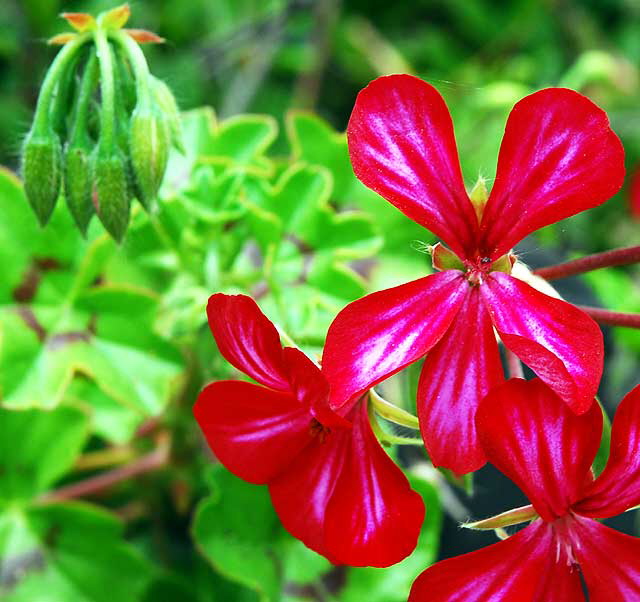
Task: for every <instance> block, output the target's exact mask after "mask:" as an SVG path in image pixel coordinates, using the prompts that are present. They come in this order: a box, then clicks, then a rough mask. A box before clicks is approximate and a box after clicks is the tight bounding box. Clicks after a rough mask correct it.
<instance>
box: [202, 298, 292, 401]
mask: <svg viewBox="0 0 640 602" xmlns="http://www.w3.org/2000/svg"><path fill="white" fill-rule="evenodd" d="M207 316H208V318H209V327H210V328H211V332H212V333H213V336H214V337H215V339H216V343H218V347H219V348H220V353H222V355H223V356H224V357H225V358H226V360H227V361H228V362H229V363H230V364H233V365H234V366H235V367H236V368H237V369H238V370H240V371H242V372H244V373H245V374H247V375H248V376H250V377H251V378H253V379H255V380H257V381H258V382H259V383H262V384H263V385H265V386H267V387H271V388H272V389H278V390H280V391H288V390H289V389H290V387H289V383H288V381H287V370H286V367H285V365H284V359H283V355H282V345H281V344H280V336H279V335H278V331H277V330H276V328H275V326H274V325H273V324H272V323H271V322H270V321H269V319H268V318H267V317H266V316H265V315H264V314H263V313H262V312H261V311H260V308H259V307H258V306H257V305H256V302H255V301H254V300H253V299H252V298H251V297H247V296H246V295H224V294H223V293H217V294H215V295H211V297H209V303H208V305H207Z"/></svg>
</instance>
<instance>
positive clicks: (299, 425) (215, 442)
mask: <svg viewBox="0 0 640 602" xmlns="http://www.w3.org/2000/svg"><path fill="white" fill-rule="evenodd" d="M193 413H194V415H195V417H196V420H197V421H198V424H199V425H200V428H201V429H202V432H203V433H204V435H205V437H206V439H207V442H208V443H209V447H210V448H211V450H212V451H213V453H214V454H215V455H216V457H217V458H218V459H219V460H220V462H222V464H224V465H225V466H226V467H227V468H228V469H229V470H230V471H231V472H233V473H234V474H236V475H237V476H239V477H240V478H241V479H244V480H245V481H249V482H251V483H258V484H262V483H267V482H268V481H270V480H271V479H273V478H274V477H275V476H276V475H278V474H279V473H280V472H282V470H283V469H285V468H286V467H287V466H289V464H290V463H291V462H292V460H293V459H294V458H295V457H296V455H297V454H299V453H300V452H301V451H302V450H303V449H304V447H305V446H306V445H309V444H310V443H311V441H312V438H311V436H310V422H311V419H312V417H311V415H310V414H309V412H308V411H306V410H305V409H304V407H302V406H301V405H300V404H299V403H298V402H297V401H296V400H295V398H294V397H293V396H292V395H291V394H289V393H281V392H279V391H271V390H270V389H266V388H265V387H260V386H258V385H254V384H252V383H247V382H243V381H238V380H227V381H219V382H215V383H212V384H210V385H208V386H207V387H205V388H204V389H203V390H202V392H201V393H200V395H199V396H198V401H196V404H195V406H194V407H193Z"/></svg>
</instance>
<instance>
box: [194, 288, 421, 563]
mask: <svg viewBox="0 0 640 602" xmlns="http://www.w3.org/2000/svg"><path fill="white" fill-rule="evenodd" d="M207 315H208V318H209V326H210V327H211V332H212V333H213V336H214V337H215V340H216V342H217V344H218V347H219V349H220V352H221V353H222V355H223V356H224V357H225V358H226V359H227V361H228V362H229V363H231V364H232V365H233V366H235V367H236V368H237V369H238V370H240V371H241V372H244V373H245V374H246V375H247V376H250V377H251V378H252V379H254V380H255V381H257V382H258V383H260V384H254V383H250V382H246V381H239V380H225V381H218V382H214V383H211V384H210V385H208V386H207V387H205V388H204V390H203V391H202V392H201V393H200V396H199V397H198V400H197V402H196V404H195V406H194V414H195V417H196V419H197V421H198V423H199V425H200V427H201V429H202V431H203V433H204V435H205V437H206V439H207V442H208V443H209V446H210V447H211V449H212V451H213V453H214V454H215V455H216V456H217V458H218V459H219V460H220V462H222V464H224V465H225V466H226V467H227V468H228V469H229V470H230V471H231V472H233V473H234V474H236V475H237V476H239V477H240V478H242V479H244V480H246V481H249V482H251V483H256V484H267V485H268V486H269V493H270V495H271V500H272V502H273V505H274V508H275V510H276V512H277V513H278V516H279V517H280V520H281V521H282V524H283V525H284V527H285V528H286V529H287V530H288V531H289V532H290V533H291V534H292V535H294V536H295V537H297V538H298V539H300V540H302V542H304V543H305V544H306V545H307V546H308V547H310V548H311V549H313V550H315V551H316V552H318V553H320V554H322V555H324V556H326V557H327V558H328V559H329V560H331V561H332V562H333V563H335V564H349V565H353V566H376V567H384V566H389V565H391V564H395V563H396V562H399V561H400V560H402V559H403V558H404V557H405V556H407V555H409V554H410V553H411V552H412V551H413V549H414V548H415V546H416V543H417V539H418V535H419V533H420V528H421V525H422V521H423V519H424V504H423V501H422V498H421V497H420V496H419V495H418V494H417V493H416V492H415V491H413V490H412V489H411V488H410V486H409V482H408V481H407V479H406V477H405V476H404V474H403V472H402V471H401V470H400V469H399V468H398V467H397V466H396V465H395V464H394V462H393V461H392V460H391V458H390V457H389V456H388V455H387V454H386V452H385V451H384V450H383V449H382V447H381V446H380V444H379V442H378V440H377V439H376V437H375V435H374V433H373V431H372V429H371V424H370V422H369V416H368V412H367V403H366V402H365V401H363V400H358V401H357V402H356V403H355V404H353V405H352V406H351V407H350V408H344V410H343V414H339V413H336V412H334V411H333V410H331V409H330V407H329V405H328V396H329V382H328V381H327V379H326V378H325V376H324V375H323V374H322V372H321V370H320V368H318V367H317V366H316V365H315V364H314V363H313V362H312V361H311V360H310V359H309V358H308V357H307V356H306V355H305V354H304V353H302V352H301V351H300V350H299V349H296V348H293V347H285V348H283V347H282V345H281V344H280V337H279V335H278V331H277V330H276V328H275V326H274V325H273V324H272V323H271V322H270V321H269V320H268V319H267V318H266V317H265V316H264V314H262V312H261V311H260V309H259V308H258V306H257V305H256V303H255V301H253V299H251V298H250V297H247V296H245V295H225V294H221V293H219V294H215V295H213V296H211V297H210V299H209V303H208V306H207Z"/></svg>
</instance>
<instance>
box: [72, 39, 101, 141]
mask: <svg viewBox="0 0 640 602" xmlns="http://www.w3.org/2000/svg"><path fill="white" fill-rule="evenodd" d="M97 68H98V57H97V55H96V53H95V52H92V53H91V56H89V59H88V60H87V64H86V66H85V68H84V73H83V74H82V81H81V82H80V92H79V94H78V102H77V103H76V114H75V116H74V119H73V132H71V140H70V144H71V146H73V145H74V144H80V143H82V142H84V141H85V140H84V138H85V136H86V134H87V123H88V120H89V107H90V106H91V99H92V98H93V91H94V88H95V87H96V83H97V79H98V70H97Z"/></svg>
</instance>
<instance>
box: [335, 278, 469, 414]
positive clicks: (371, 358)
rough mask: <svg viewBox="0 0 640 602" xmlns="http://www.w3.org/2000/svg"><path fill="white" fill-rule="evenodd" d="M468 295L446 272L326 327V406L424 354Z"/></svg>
mask: <svg viewBox="0 0 640 602" xmlns="http://www.w3.org/2000/svg"><path fill="white" fill-rule="evenodd" d="M468 290H469V285H468V284H467V281H466V280H465V279H464V278H463V277H462V273H461V272H458V271H455V270H448V271H446V272H439V273H438V274H432V275H431V276H427V277H426V278H421V279H420V280H415V281H413V282H409V283H408V284H403V285H401V286H396V287H395V288H390V289H388V290H386V291H380V292H378V293H372V294H371V295H367V296H366V297H363V298H362V299H359V300H358V301H354V302H353V303H350V304H349V305H347V307H345V308H344V309H343V310H342V311H341V312H340V313H339V314H338V315H337V316H336V319H335V320H334V321H333V323H332V324H331V326H330V327H329V332H328V333H327V342H326V344H325V347H324V354H323V356H322V371H323V372H324V374H325V375H326V377H327V379H328V380H329V383H330V385H331V398H330V400H331V406H332V407H334V408H337V407H340V406H342V405H343V404H345V403H347V402H348V401H349V400H350V399H353V398H355V397H357V396H358V395H360V394H362V393H363V392H364V391H366V390H368V389H370V388H371V387H372V386H373V385H375V384H376V383H379V382H380V381H382V380H384V379H385V378H387V377H389V376H391V375H392V374H394V373H396V372H398V371H399V370H402V368H404V367H405V366H407V365H408V364H410V363H412V362H415V361H416V360H417V359H419V358H421V357H422V356H423V355H424V354H425V353H427V351H429V349H431V348H432V347H433V346H434V345H435V344H436V343H437V342H438V340H439V339H440V338H441V337H442V335H443V334H444V333H445V332H446V330H447V328H448V327H449V325H450V324H451V321H452V320H453V318H454V317H455V315H456V313H457V312H458V309H459V308H460V306H461V305H462V302H463V300H464V296H465V295H466V293H467V292H468Z"/></svg>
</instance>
